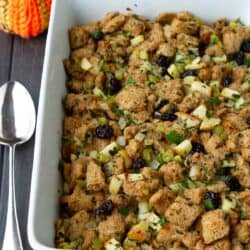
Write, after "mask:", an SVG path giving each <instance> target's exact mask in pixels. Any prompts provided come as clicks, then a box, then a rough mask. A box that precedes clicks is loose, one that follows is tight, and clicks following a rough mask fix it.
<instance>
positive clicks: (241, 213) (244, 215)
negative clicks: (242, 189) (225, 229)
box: [240, 211, 247, 220]
mask: <svg viewBox="0 0 250 250" xmlns="http://www.w3.org/2000/svg"><path fill="white" fill-rule="evenodd" d="M246 217H247V216H246V213H245V212H243V211H241V212H240V220H245V219H246Z"/></svg>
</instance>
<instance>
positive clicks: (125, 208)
mask: <svg viewBox="0 0 250 250" xmlns="http://www.w3.org/2000/svg"><path fill="white" fill-rule="evenodd" d="M118 212H119V213H120V214H122V215H124V216H126V215H128V212H129V211H128V208H127V207H119V208H118Z"/></svg>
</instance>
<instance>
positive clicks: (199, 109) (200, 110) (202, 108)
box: [192, 104, 207, 120]
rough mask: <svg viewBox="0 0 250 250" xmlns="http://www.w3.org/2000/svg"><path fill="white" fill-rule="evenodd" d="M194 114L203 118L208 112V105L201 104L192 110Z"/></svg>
mask: <svg viewBox="0 0 250 250" xmlns="http://www.w3.org/2000/svg"><path fill="white" fill-rule="evenodd" d="M192 114H193V115H194V116H196V117H198V118H200V119H202V120H203V119H204V118H205V117H206V114H207V107H206V106H205V105H204V104H201V105H200V106H198V107H197V108H196V109H195V110H194V111H193V112H192Z"/></svg>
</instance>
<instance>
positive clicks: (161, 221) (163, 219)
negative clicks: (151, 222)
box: [160, 216, 166, 227]
mask: <svg viewBox="0 0 250 250" xmlns="http://www.w3.org/2000/svg"><path fill="white" fill-rule="evenodd" d="M165 224H166V219H165V217H164V216H161V218H160V225H161V226H162V227H163V226H164V225H165Z"/></svg>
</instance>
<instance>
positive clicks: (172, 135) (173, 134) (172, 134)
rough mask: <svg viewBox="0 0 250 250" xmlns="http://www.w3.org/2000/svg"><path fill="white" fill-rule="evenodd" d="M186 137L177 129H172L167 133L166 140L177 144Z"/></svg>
mask: <svg viewBox="0 0 250 250" xmlns="http://www.w3.org/2000/svg"><path fill="white" fill-rule="evenodd" d="M185 139H186V137H185V136H184V135H181V134H179V133H178V132H177V131H175V130H170V131H169V132H168V133H167V134H166V140H167V141H168V142H171V143H175V144H179V143H181V142H182V141H184V140H185Z"/></svg>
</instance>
